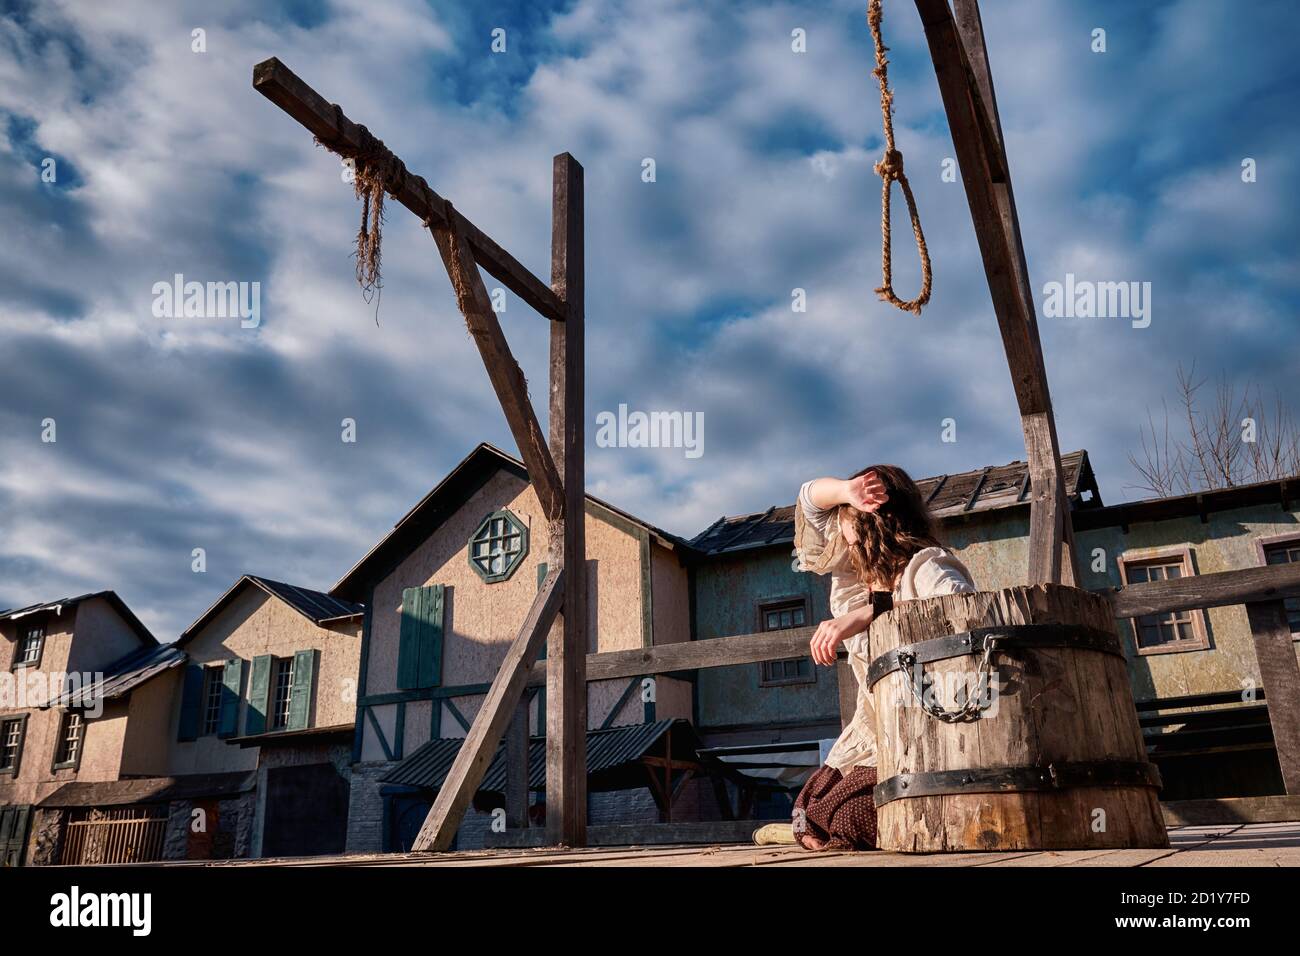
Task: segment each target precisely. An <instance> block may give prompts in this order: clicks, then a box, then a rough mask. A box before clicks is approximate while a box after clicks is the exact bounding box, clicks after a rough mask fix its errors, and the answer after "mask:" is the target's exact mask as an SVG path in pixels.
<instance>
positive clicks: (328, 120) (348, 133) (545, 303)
mask: <svg viewBox="0 0 1300 956" xmlns="http://www.w3.org/2000/svg"><path fill="white" fill-rule="evenodd" d="M253 89H255V90H257V92H259V93H261V94H262V95H263V96H265V97H266V98H267V99H268V100H270V101H271V102H272V103H274V104H275V105H276V106H278V107H280V109H282V110H284V111H285V112H286V113H288V114H289V115H290V116H291V117H293V118H294V119H295V120H297V121H298V122H299V123H301V124H302V125H303V126H304V127H305V128H306V129H307V131H308V132H309V133H311V134H312V135H313V136H315V137H317V138H318V139H320V140H321V141H322V142H334V141H338V140H342V141H343V142H345V143H347V144H349V145H350V146H352V147H353V148H354V149H355V148H356V147H358V146H359V145H360V143H361V139H360V136H359V134H358V129H359V127H358V126H357V124H356V123H354V122H352V121H351V120H350V119H348V118H347V117H346V116H345V115H343V112H342V110H337V111H336V108H335V106H334V105H333V104H332V103H330V102H329V101H328V100H326V99H325V97H323V96H321V95H320V94H319V93H317V92H316V91H315V90H313V89H312V88H311V87H310V86H308V85H307V84H306V83H304V82H303V81H302V80H301V79H299V78H298V76H297V75H296V74H295V73H294V72H293V70H291V69H289V68H288V67H287V66H285V65H284V64H283V63H281V62H280V61H279V59H277V58H276V57H271V58H270V59H269V60H263V61H262V62H261V63H259V64H257V65H256V66H255V67H253ZM394 198H396V199H397V201H398V202H400V203H401V204H402V205H403V206H405V207H406V208H407V209H409V210H411V212H413V213H415V215H416V216H418V217H419V218H420V219H421V220H428V221H429V223H430V224H431V225H437V226H445V225H447V220H446V212H445V208H446V201H445V200H444V199H443V198H442V197H441V196H439V195H438V194H437V193H436V192H434V191H433V189H431V188H430V187H429V184H428V183H427V182H426V181H425V180H424V177H422V176H416V175H413V174H412V175H408V176H407V177H406V181H405V182H404V183H403V184H402V187H401V189H400V191H399V192H398V193H397V194H396V195H395V197H394ZM455 215H456V218H457V225H458V226H459V227H460V231H461V233H462V234H464V236H465V239H466V241H467V242H468V243H469V247H470V252H471V254H472V255H473V257H474V259H475V260H476V261H477V262H478V263H479V264H480V265H481V266H483V268H484V269H486V270H487V271H488V273H489V274H490V275H492V276H493V277H495V278H496V279H497V280H499V281H500V282H501V283H503V284H504V285H505V287H506V288H508V289H509V290H510V291H511V292H513V293H515V295H517V296H519V297H520V298H521V299H523V300H524V301H525V302H527V303H528V304H529V305H530V306H532V307H533V308H534V309H536V310H537V312H538V313H539V314H541V315H543V316H545V317H546V318H548V319H550V320H551V321H553V322H563V321H564V318H565V315H564V303H563V301H562V300H561V299H560V298H559V297H558V296H557V295H556V294H555V293H554V292H552V291H551V289H550V288H548V287H547V285H546V283H544V282H543V281H542V280H541V279H539V278H537V276H535V275H533V274H532V273H531V272H529V271H528V270H527V269H526V268H524V266H523V265H521V264H520V263H519V261H518V260H517V259H515V257H514V256H512V255H510V253H508V252H506V251H505V250H504V249H502V248H501V247H500V246H499V245H497V243H496V242H494V241H493V240H492V238H491V237H490V236H488V235H486V234H485V233H484V232H483V231H482V230H480V229H479V228H478V227H477V226H475V225H474V224H473V223H472V222H470V221H469V220H468V219H466V218H465V217H464V216H462V215H460V214H459V213H456V214H455Z"/></svg>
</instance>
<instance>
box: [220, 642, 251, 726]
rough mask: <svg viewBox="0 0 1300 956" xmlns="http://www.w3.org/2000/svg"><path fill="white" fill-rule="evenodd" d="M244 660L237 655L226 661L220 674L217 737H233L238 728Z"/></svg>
mask: <svg viewBox="0 0 1300 956" xmlns="http://www.w3.org/2000/svg"><path fill="white" fill-rule="evenodd" d="M243 679H244V662H243V661H242V660H240V659H239V658H238V657H234V658H231V659H230V660H228V661H226V667H225V671H224V673H223V674H222V675H221V684H222V686H221V719H220V720H219V721H218V722H217V736H218V737H233V736H235V734H236V732H238V730H239V692H240V690H241V689H242V688H243Z"/></svg>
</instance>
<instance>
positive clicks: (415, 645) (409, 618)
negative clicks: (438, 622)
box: [397, 588, 424, 690]
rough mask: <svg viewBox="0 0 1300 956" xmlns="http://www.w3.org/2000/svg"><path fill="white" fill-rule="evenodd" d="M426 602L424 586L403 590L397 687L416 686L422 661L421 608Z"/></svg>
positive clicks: (398, 645)
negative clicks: (416, 675) (420, 644)
mask: <svg viewBox="0 0 1300 956" xmlns="http://www.w3.org/2000/svg"><path fill="white" fill-rule="evenodd" d="M423 604H424V588H406V589H404V590H403V591H402V626H401V630H400V632H399V634H398V638H397V688H398V690H411V689H413V688H414V687H415V686H416V678H415V674H416V668H417V667H418V666H419V662H420V646H419V641H420V609H421V606H422V605H423Z"/></svg>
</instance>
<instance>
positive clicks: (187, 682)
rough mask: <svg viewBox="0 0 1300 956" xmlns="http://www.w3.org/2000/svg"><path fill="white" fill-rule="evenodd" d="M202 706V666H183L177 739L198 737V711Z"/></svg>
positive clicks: (194, 738)
mask: <svg viewBox="0 0 1300 956" xmlns="http://www.w3.org/2000/svg"><path fill="white" fill-rule="evenodd" d="M202 706H203V668H202V667H201V666H200V665H198V664H188V665H186V667H185V678H184V684H183V685H182V689H181V725H180V731H179V733H177V735H176V739H177V740H198V739H199V713H200V711H201V709H202Z"/></svg>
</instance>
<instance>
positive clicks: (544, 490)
mask: <svg viewBox="0 0 1300 956" xmlns="http://www.w3.org/2000/svg"><path fill="white" fill-rule="evenodd" d="M447 205H448V215H447V219H446V221H447V222H455V221H456V218H457V217H456V214H455V212H454V210H451V209H450V206H451V204H450V203H448V204H447ZM429 228H430V231H432V232H433V238H434V241H435V242H437V244H438V252H439V253H440V254H441V255H442V263H443V265H445V266H446V267H447V275H448V277H449V278H450V279H451V285H452V288H453V289H454V290H455V292H456V304H457V305H458V306H459V307H460V312H461V315H463V316H464V317H465V325H466V326H467V327H468V328H469V331H470V335H472V336H473V337H474V344H475V345H477V346H478V351H479V354H480V355H481V356H483V364H484V365H485V366H486V367H487V373H488V378H489V379H490V380H491V382H492V388H493V389H494V390H495V391H496V393H497V398H498V399H500V401H501V410H502V411H504V412H505V415H506V423H507V424H508V425H509V426H510V434H511V435H513V436H514V439H515V444H516V445H518V446H519V453H520V454H521V455H522V456H523V459H524V464H525V465H526V466H527V467H528V477H529V478H530V479H531V480H532V482H533V488H534V489H535V490H536V491H537V497H538V499H540V501H541V503H542V511H543V512H545V514H546V518H547V520H548V521H551V522H556V521H559V520H560V519H561V518H562V517H563V516H564V487H563V484H562V483H561V481H560V473H559V471H558V470H557V469H556V467H555V460H554V459H553V458H552V457H551V452H550V449H549V448H548V447H547V445H546V436H545V435H544V434H543V433H542V426H541V425H539V424H538V422H537V415H536V413H535V412H534V411H533V405H532V402H531V401H529V399H528V383H527V381H526V380H525V379H524V373H523V370H522V369H520V367H519V363H518V362H516V361H515V357H514V355H512V354H511V352H510V345H509V343H507V342H506V337H505V333H504V332H502V331H501V323H500V322H499V321H497V315H496V313H495V312H494V311H493V310H492V301H491V299H489V298H488V293H487V289H486V288H485V287H484V285H483V277H482V276H481V275H479V271H478V266H477V265H476V264H475V262H474V257H473V256H472V255H470V251H469V244H468V243H467V242H466V241H465V237H464V235H463V234H461V233H460V232H459V230H458V229H456V227H454V226H448V225H446V224H443V225H437V224H435V223H433V222H430V223H429Z"/></svg>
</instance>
